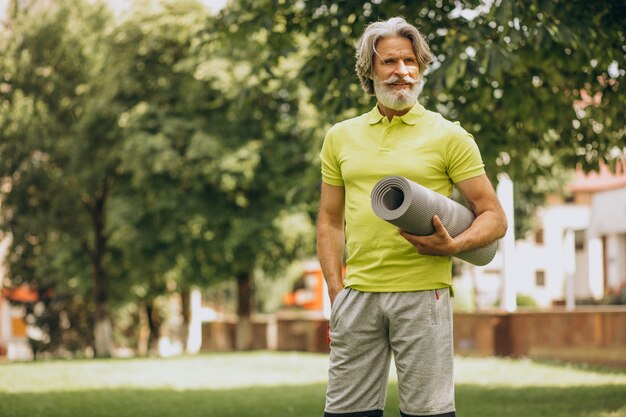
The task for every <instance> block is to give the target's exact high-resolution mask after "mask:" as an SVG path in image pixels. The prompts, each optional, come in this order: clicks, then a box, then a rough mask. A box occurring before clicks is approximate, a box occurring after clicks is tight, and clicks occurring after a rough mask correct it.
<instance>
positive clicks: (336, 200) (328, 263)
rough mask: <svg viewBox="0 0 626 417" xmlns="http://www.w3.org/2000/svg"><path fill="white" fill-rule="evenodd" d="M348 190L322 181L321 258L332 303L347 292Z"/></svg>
mask: <svg viewBox="0 0 626 417" xmlns="http://www.w3.org/2000/svg"><path fill="white" fill-rule="evenodd" d="M344 203H345V188H344V187H338V186H335V185H329V184H326V183H324V182H322V196H321V198H320V211H319V216H318V218H317V257H318V259H319V262H320V266H321V267H322V273H323V274H324V279H325V280H326V284H327V286H328V295H329V297H330V302H331V304H332V303H333V302H334V301H335V296H336V295H337V294H338V293H339V291H341V290H342V289H343V278H342V273H341V271H342V269H343V251H344V246H345V234H344V218H343V216H344Z"/></svg>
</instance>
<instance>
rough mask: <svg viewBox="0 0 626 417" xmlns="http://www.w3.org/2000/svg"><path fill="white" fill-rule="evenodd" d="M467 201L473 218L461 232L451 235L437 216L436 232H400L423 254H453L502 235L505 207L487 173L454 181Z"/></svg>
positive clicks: (485, 243) (504, 223)
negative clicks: (423, 234)
mask: <svg viewBox="0 0 626 417" xmlns="http://www.w3.org/2000/svg"><path fill="white" fill-rule="evenodd" d="M456 187H457V188H458V189H459V191H460V192H461V194H462V195H463V197H464V198H465V200H466V201H467V202H468V203H469V204H470V207H471V208H472V211H473V212H474V214H475V215H476V218H475V219H474V221H473V222H472V224H471V226H470V227H469V228H468V229H467V230H465V231H464V232H463V233H461V234H460V235H458V236H457V237H455V238H453V237H451V236H450V235H449V234H448V231H447V230H446V229H445V227H444V226H443V224H442V223H441V220H440V219H439V217H438V216H434V217H433V226H434V227H435V232H434V233H433V234H432V235H429V236H417V235H413V234H411V233H408V232H406V231H404V230H399V232H400V234H401V235H402V236H403V237H404V238H405V239H406V240H408V241H409V242H410V243H411V244H412V245H413V246H415V249H417V251H418V252H419V253H421V254H423V255H456V254H457V253H460V252H466V251H468V250H472V249H476V248H479V247H482V246H485V245H487V244H489V243H491V242H493V241H494V240H498V239H500V238H502V237H503V236H504V234H505V233H506V229H507V227H508V225H507V220H506V216H505V214H504V210H503V209H502V206H501V205H500V201H499V200H498V197H497V195H496V192H495V191H494V189H493V186H492V185H491V182H490V181H489V179H488V178H487V176H486V175H484V174H483V175H480V176H478V177H474V178H470V179H468V180H465V181H460V182H458V183H457V184H456Z"/></svg>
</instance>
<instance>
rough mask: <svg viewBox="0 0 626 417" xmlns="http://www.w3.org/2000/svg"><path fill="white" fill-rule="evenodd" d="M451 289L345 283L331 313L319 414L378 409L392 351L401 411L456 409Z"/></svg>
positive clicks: (352, 416)
mask: <svg viewBox="0 0 626 417" xmlns="http://www.w3.org/2000/svg"><path fill="white" fill-rule="evenodd" d="M451 304H452V303H451V300H450V291H449V289H447V288H446V289H439V290H436V291H435V290H433V291H417V292H396V293H370V292H360V291H356V290H354V289H351V288H345V289H343V290H342V291H341V292H340V293H339V294H338V295H337V297H336V298H335V302H334V303H333V307H332V310H331V316H330V340H331V342H330V368H329V372H328V388H327V391H326V407H325V413H324V416H326V417H332V416H345V417H348V416H349V417H373V416H382V415H383V409H384V408H385V400H386V397H387V383H388V379H389V365H390V361H391V354H392V353H393V357H394V362H395V364H396V370H397V373H398V391H399V396H400V412H401V414H402V416H407V417H410V416H442V417H444V416H445V417H451V416H454V415H455V406H454V383H453V359H454V358H453V356H454V355H453V345H452V343H453V342H452V305H451Z"/></svg>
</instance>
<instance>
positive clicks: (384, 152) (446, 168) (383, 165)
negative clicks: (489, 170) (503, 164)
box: [320, 103, 485, 292]
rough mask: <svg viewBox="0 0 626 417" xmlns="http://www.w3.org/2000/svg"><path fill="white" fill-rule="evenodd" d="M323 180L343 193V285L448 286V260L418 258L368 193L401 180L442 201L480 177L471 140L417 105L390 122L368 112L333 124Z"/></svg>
mask: <svg viewBox="0 0 626 417" xmlns="http://www.w3.org/2000/svg"><path fill="white" fill-rule="evenodd" d="M320 156H321V160H322V180H323V181H324V182H325V183H327V184H330V185H335V186H343V187H345V196H346V201H345V222H346V229H345V232H346V250H347V254H348V258H347V261H346V286H348V287H351V288H354V289H356V290H359V291H368V292H403V291H420V290H432V289H437V288H444V287H449V286H451V284H452V261H451V258H450V257H449V256H428V255H420V254H419V253H417V251H416V250H415V248H414V247H413V246H412V245H411V244H410V243H409V242H407V241H406V240H405V239H404V238H403V237H402V236H400V234H399V233H398V231H397V228H396V226H393V225H392V224H390V223H388V222H386V221H384V220H382V219H380V218H379V217H378V216H377V215H376V214H375V213H374V211H373V210H372V208H371V204H370V193H371V190H372V188H373V187H374V185H375V184H376V182H378V180H380V179H381V178H383V177H385V176H388V175H401V176H403V177H406V178H408V179H410V180H412V181H415V182H417V183H419V184H421V185H423V186H424V187H427V188H430V189H431V190H434V191H436V192H438V193H440V194H443V195H445V196H448V197H449V196H450V195H451V193H452V186H453V184H454V183H457V182H459V181H463V180H466V179H469V178H473V177H476V176H479V175H482V174H484V173H485V170H484V164H483V162H482V158H481V156H480V152H479V150H478V146H477V145H476V142H475V141H474V138H473V137H472V135H470V134H469V133H467V132H466V131H465V130H464V129H463V128H461V127H460V126H459V125H458V124H457V123H452V122H450V121H448V120H446V119H444V118H443V117H442V116H441V115H440V114H438V113H434V112H431V111H428V110H426V109H424V107H422V106H421V105H420V104H419V103H418V104H416V105H415V106H414V107H413V108H412V109H411V110H410V111H409V112H408V113H406V114H405V115H403V116H400V117H397V116H396V117H394V118H393V119H392V120H391V122H390V121H389V119H388V118H386V117H384V116H383V115H382V114H380V112H379V111H378V107H376V106H375V107H374V108H373V109H372V110H371V111H370V112H369V113H366V114H364V115H361V116H359V117H355V118H353V119H348V120H345V121H343V122H340V123H338V124H336V125H334V126H333V127H332V128H331V129H330V130H329V131H328V133H327V134H326V138H325V139H324V144H323V146H322V151H321V154H320Z"/></svg>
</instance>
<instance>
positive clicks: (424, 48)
mask: <svg viewBox="0 0 626 417" xmlns="http://www.w3.org/2000/svg"><path fill="white" fill-rule="evenodd" d="M389 37H404V38H407V39H408V40H410V41H411V45H413V52H414V53H415V56H416V57H417V63H418V65H419V74H420V77H421V76H422V75H423V74H424V71H425V70H426V67H428V65H429V64H430V63H431V62H432V58H433V57H432V54H431V53H430V48H429V47H428V44H427V43H426V40H425V39H424V37H423V36H422V34H421V33H420V32H419V31H418V30H417V28H416V27H415V26H413V25H411V24H410V23H407V21H406V20H404V19H403V18H401V17H392V18H391V19H389V20H385V21H380V22H373V23H370V24H369V25H367V27H366V28H365V31H364V32H363V35H362V36H361V38H360V39H359V43H358V45H357V47H356V67H355V69H356V73H357V75H358V76H359V80H360V81H361V87H362V88H363V90H364V91H365V92H366V93H367V94H370V95H373V94H374V81H373V78H374V60H373V58H374V54H376V53H377V52H376V43H377V42H378V41H379V40H380V39H382V38H389Z"/></svg>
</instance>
